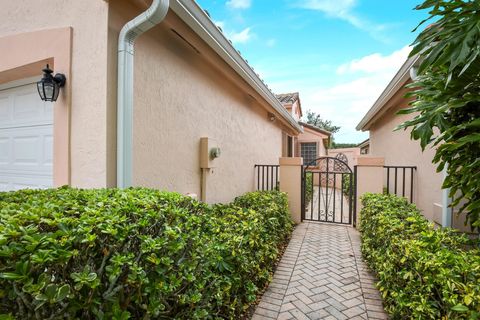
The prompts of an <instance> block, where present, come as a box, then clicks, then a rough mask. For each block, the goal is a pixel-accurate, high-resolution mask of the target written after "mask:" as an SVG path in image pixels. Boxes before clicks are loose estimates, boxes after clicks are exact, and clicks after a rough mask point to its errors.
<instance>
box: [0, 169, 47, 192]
mask: <svg viewBox="0 0 480 320" xmlns="http://www.w3.org/2000/svg"><path fill="white" fill-rule="evenodd" d="M51 180H52V179H51V177H50V176H49V175H41V174H38V175H32V174H29V173H24V174H22V173H18V172H15V173H8V172H7V173H5V172H1V171H0V191H11V190H20V189H46V188H49V187H51V185H52V182H51Z"/></svg>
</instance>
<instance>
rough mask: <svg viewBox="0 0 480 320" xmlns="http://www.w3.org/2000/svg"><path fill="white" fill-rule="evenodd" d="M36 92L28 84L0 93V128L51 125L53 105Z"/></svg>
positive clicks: (31, 85) (34, 87) (32, 86)
mask: <svg viewBox="0 0 480 320" xmlns="http://www.w3.org/2000/svg"><path fill="white" fill-rule="evenodd" d="M36 90H37V89H36V86H35V85H34V84H30V85H26V86H21V87H16V88H12V89H6V90H2V91H0V114H1V116H0V128H14V127H21V126H33V125H45V124H53V109H52V108H53V105H52V103H46V102H44V101H42V100H41V99H40V98H39V96H38V93H37V91H36Z"/></svg>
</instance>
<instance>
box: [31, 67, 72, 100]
mask: <svg viewBox="0 0 480 320" xmlns="http://www.w3.org/2000/svg"><path fill="white" fill-rule="evenodd" d="M42 71H43V78H42V80H40V81H38V82H37V89H38V94H39V95H40V98H42V100H43V101H57V98H58V93H59V92H60V88H61V87H63V86H64V85H65V81H66V80H67V79H66V78H65V75H64V74H62V73H57V74H56V75H55V76H52V73H53V71H52V70H51V69H50V68H49V66H48V64H47V67H46V68H45V69H43V70H42Z"/></svg>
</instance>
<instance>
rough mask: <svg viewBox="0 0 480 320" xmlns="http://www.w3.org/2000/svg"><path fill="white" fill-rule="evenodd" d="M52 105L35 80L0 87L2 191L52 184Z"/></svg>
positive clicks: (0, 184) (0, 173) (0, 186)
mask: <svg viewBox="0 0 480 320" xmlns="http://www.w3.org/2000/svg"><path fill="white" fill-rule="evenodd" d="M52 160H53V105H52V103H47V102H43V101H42V100H41V99H40V97H39V95H38V93H37V89H36V86H35V84H33V83H30V84H26V85H25V84H24V85H20V86H15V87H10V88H8V89H1V88H0V191H8V190H18V189H24V188H47V187H51V186H53V174H52V171H53V170H52V169H53V161H52Z"/></svg>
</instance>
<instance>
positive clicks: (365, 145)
mask: <svg viewBox="0 0 480 320" xmlns="http://www.w3.org/2000/svg"><path fill="white" fill-rule="evenodd" d="M357 148H360V154H369V153H370V139H366V140H365V141H362V142H360V143H359V144H358V145H357Z"/></svg>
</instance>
